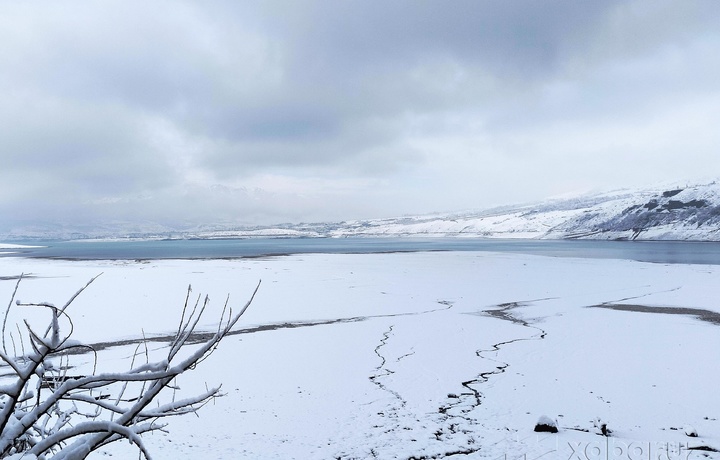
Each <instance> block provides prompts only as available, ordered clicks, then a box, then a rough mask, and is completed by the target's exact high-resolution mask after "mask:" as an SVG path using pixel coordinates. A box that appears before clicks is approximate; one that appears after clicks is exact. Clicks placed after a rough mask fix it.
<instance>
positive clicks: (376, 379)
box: [370, 325, 407, 415]
mask: <svg viewBox="0 0 720 460" xmlns="http://www.w3.org/2000/svg"><path fill="white" fill-rule="evenodd" d="M393 327H394V326H392V325H391V326H390V327H389V328H388V330H387V331H385V332H384V333H383V338H382V339H381V340H380V344H379V345H378V346H377V347H375V354H376V355H377V356H378V358H380V360H381V361H382V362H381V363H380V365H379V366H378V367H377V368H375V374H374V375H371V376H370V381H371V382H372V383H374V384H375V385H377V387H378V388H380V389H381V390H383V391H386V392H388V393H390V394H391V395H393V397H394V398H395V399H396V400H397V401H398V402H399V403H400V407H405V406H406V405H407V401H405V400H404V399H403V397H402V396H401V395H400V393H398V392H397V391H395V390H392V389H390V388H388V387H387V386H386V385H384V384H383V383H382V381H381V380H380V379H381V378H383V377H387V376H389V375H392V374H394V373H395V371H393V370H392V369H389V368H388V367H387V366H386V364H387V358H385V356H383V354H382V353H380V350H381V349H382V348H383V347H385V346H386V345H387V341H388V339H390V335H391V334H392V331H393ZM391 410H395V409H392V408H391ZM378 415H381V414H380V413H378Z"/></svg>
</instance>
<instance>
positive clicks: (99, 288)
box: [0, 252, 720, 460]
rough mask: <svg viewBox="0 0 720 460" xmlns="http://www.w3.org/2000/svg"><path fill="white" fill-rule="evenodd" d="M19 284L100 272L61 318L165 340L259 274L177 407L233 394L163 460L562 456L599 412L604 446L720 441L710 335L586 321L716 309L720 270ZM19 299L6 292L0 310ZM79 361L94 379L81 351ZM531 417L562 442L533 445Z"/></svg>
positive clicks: (374, 271)
mask: <svg viewBox="0 0 720 460" xmlns="http://www.w3.org/2000/svg"><path fill="white" fill-rule="evenodd" d="M21 272H24V273H28V274H31V275H33V276H34V277H33V278H28V279H26V280H24V281H23V282H22V283H21V285H20V288H19V291H18V298H20V299H21V300H23V301H33V302H35V301H49V302H52V303H54V304H55V305H62V304H63V303H64V302H65V301H66V300H67V298H69V297H70V296H71V295H72V294H73V293H74V292H75V291H77V289H78V288H80V287H81V286H82V285H84V284H85V283H86V282H87V280H88V279H89V278H90V277H92V276H95V275H97V274H98V273H100V272H103V275H102V276H100V277H99V278H98V279H97V280H96V281H95V282H94V283H93V284H92V285H91V286H90V287H89V288H88V290H87V291H86V292H84V293H83V294H82V295H81V296H80V297H78V299H77V300H76V302H75V303H74V304H73V305H72V306H71V307H70V310H69V313H70V314H71V315H72V319H73V323H74V327H75V335H74V337H75V338H76V339H79V340H83V341H86V342H89V343H96V342H105V341H113V340H119V339H125V338H138V337H140V336H142V332H143V331H144V332H145V334H146V336H148V337H150V336H153V335H156V334H164V333H172V332H173V331H174V330H175V328H176V327H177V324H178V321H179V315H180V311H181V307H182V304H183V302H184V300H185V295H186V292H187V286H188V284H192V285H193V294H192V295H193V296H196V295H198V294H199V293H203V294H204V293H208V294H209V295H210V297H211V311H208V312H207V313H206V316H205V320H204V323H203V324H204V325H205V327H206V328H207V329H208V330H211V329H212V327H213V321H217V318H218V317H219V315H220V311H221V309H222V305H223V303H224V301H225V298H226V295H227V294H228V293H229V294H230V304H231V305H235V306H238V307H239V306H240V305H242V304H243V303H244V302H245V301H246V300H247V298H248V296H249V294H250V293H251V291H252V289H253V288H254V286H255V284H256V283H257V282H258V280H259V279H262V285H261V288H260V292H259V293H258V297H257V298H256V301H255V303H254V304H253V305H252V306H251V308H250V310H248V312H247V314H246V316H245V317H244V318H243V319H242V320H241V322H240V324H239V326H238V329H239V330H240V332H242V331H243V330H245V333H239V334H237V335H233V336H230V337H227V338H226V340H225V341H224V342H223V343H222V344H221V346H220V348H219V349H218V350H217V352H216V353H215V354H214V355H212V356H211V357H210V358H209V359H208V360H206V361H204V362H203V363H202V364H201V365H200V366H199V368H198V369H197V370H195V371H193V372H191V373H188V374H187V375H184V376H182V378H181V379H180V381H179V385H180V387H181V392H180V393H181V394H180V397H182V395H185V396H190V395H192V394H195V393H199V392H202V391H204V390H205V388H206V384H207V385H208V386H215V385H218V384H222V385H223V390H224V392H225V393H226V396H225V397H223V398H221V399H219V400H217V401H216V402H215V403H214V404H209V405H207V406H206V407H204V408H203V409H202V410H201V411H200V413H199V418H198V417H193V416H185V417H179V418H175V419H172V420H169V426H168V430H169V433H168V434H164V433H162V434H155V435H152V436H149V437H147V443H148V445H149V446H150V449H151V452H152V453H153V454H154V457H153V458H156V459H174V458H198V457H204V458H217V459H221V458H227V459H240V458H247V459H265V458H267V459H273V458H277V459H280V458H282V459H287V458H297V459H313V458H317V459H326V458H345V459H349V458H373V457H377V458H384V459H391V458H412V457H415V458H445V457H450V458H453V455H452V454H456V455H457V456H460V454H463V455H465V457H466V458H493V459H497V458H505V457H504V456H507V458H521V457H522V456H524V455H527V458H537V457H540V456H543V457H542V458H562V459H567V458H571V457H572V455H573V452H575V450H574V449H573V447H575V448H576V449H577V446H578V445H579V443H580V444H582V443H584V444H582V445H583V446H587V445H591V444H592V443H597V442H598V441H605V440H606V439H605V438H604V437H602V436H599V435H598V434H597V433H599V429H598V428H597V427H596V426H594V425H595V423H594V420H595V419H597V418H600V419H601V420H603V421H605V422H607V424H608V425H607V426H608V428H610V429H611V430H612V436H613V437H612V438H608V439H611V440H613V442H615V441H617V442H626V443H628V445H630V444H632V443H636V445H639V444H638V443H650V442H652V443H662V442H673V443H681V442H682V443H687V442H690V445H708V446H712V447H714V448H720V437H718V434H719V433H720V424H719V422H718V420H717V419H718V417H720V396H719V395H718V394H717V391H716V387H717V385H716V382H717V380H718V371H717V366H716V363H717V362H719V361H720V360H719V358H720V329H718V326H717V325H714V324H710V323H708V322H703V321H700V320H698V319H696V318H694V317H692V316H688V315H670V314H653V313H639V312H625V311H614V310H609V309H605V308H592V306H594V305H600V304H603V303H611V304H612V303H619V304H626V305H634V304H637V305H648V306H662V307H673V306H677V307H691V308H701V309H708V310H712V311H719V312H720V283H718V282H717V281H718V276H719V275H720V273H719V269H718V268H717V267H715V266H693V265H661V264H644V263H638V262H631V261H619V260H601V259H594V260H590V259H570V258H549V257H538V256H528V255H520V254H499V253H472V252H461V253H453V252H445V253H411V254H374V255H323V254H317V255H297V256H289V257H278V258H267V259H238V260H193V261H183V260H180V261H176V260H172V261H146V262H113V261H100V262H98V261H89V262H77V261H75V262H69V261H52V260H30V259H0V275H2V276H12V275H17V274H19V273H21ZM14 287H15V281H13V280H6V281H2V282H0V299H8V300H9V298H10V295H11V294H12V290H13V289H14ZM588 307H590V308H588ZM487 310H494V311H495V313H494V314H493V316H490V315H488V313H486V311H487ZM500 313H502V314H500ZM43 315H45V316H43ZM23 317H30V319H31V320H33V321H44V318H45V317H46V313H44V312H39V311H31V310H28V309H23V310H22V311H20V310H19V309H18V308H16V307H14V306H13V307H12V308H11V310H10V317H9V321H10V322H11V323H12V324H14V322H17V321H18V320H20V319H21V318H23ZM160 347H162V344H159V343H151V344H150V345H149V348H150V349H151V351H152V350H154V349H157V348H160ZM133 350H134V346H122V347H114V348H108V349H105V350H103V351H101V352H100V353H99V355H100V359H101V363H102V366H107V367H108V368H113V367H114V368H115V369H118V368H119V369H125V368H127V367H128V366H129V356H131V355H132V352H133ZM72 359H74V360H76V361H74V362H75V363H76V364H78V365H79V366H80V367H78V370H81V369H86V368H87V367H83V366H86V364H85V365H83V363H87V362H88V360H87V356H83V357H76V358H72ZM115 366H117V367H115ZM166 397H170V396H169V395H166ZM543 415H545V416H548V417H550V418H551V419H553V420H555V421H557V423H558V426H559V428H560V432H559V433H558V434H557V435H552V434H547V433H534V432H533V428H534V426H535V423H536V422H537V420H538V418H539V417H540V416H543ZM685 425H691V426H692V427H694V428H695V429H697V431H698V434H699V437H698V438H689V437H687V436H686V435H685V434H684V427H685ZM582 430H586V431H582ZM571 443H574V444H573V445H572V446H573V447H571V446H570V444H571ZM654 445H655V444H653V446H654ZM686 452H687V453H688V454H690V455H691V456H700V455H702V454H705V455H710V456H717V454H716V453H712V452H699V451H686ZM110 455H112V456H116V457H119V458H127V457H128V456H130V455H133V456H134V455H136V451H135V450H134V448H133V447H132V446H130V445H128V444H126V443H118V444H116V445H113V446H110V447H108V448H106V449H105V450H104V451H103V452H101V453H99V454H97V455H96V458H101V457H104V456H110ZM573 458H575V457H573ZM580 458H581V459H582V460H590V459H589V458H587V459H586V458H583V457H580ZM623 458H624V457H623ZM627 460H630V459H629V458H628V459H627ZM632 460H634V459H632Z"/></svg>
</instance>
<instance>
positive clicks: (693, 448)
mask: <svg viewBox="0 0 720 460" xmlns="http://www.w3.org/2000/svg"><path fill="white" fill-rule="evenodd" d="M687 449H688V450H702V451H705V452H720V450H717V449H716V448H714V447H710V446H688V447H687Z"/></svg>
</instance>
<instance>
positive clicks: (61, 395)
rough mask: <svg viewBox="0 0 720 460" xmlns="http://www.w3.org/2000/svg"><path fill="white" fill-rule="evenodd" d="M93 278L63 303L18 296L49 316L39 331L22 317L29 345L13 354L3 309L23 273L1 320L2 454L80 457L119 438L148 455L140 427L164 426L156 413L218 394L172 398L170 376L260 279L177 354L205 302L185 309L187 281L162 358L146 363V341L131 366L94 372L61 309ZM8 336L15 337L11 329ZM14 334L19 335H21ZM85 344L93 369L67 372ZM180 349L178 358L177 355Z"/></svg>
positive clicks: (202, 347)
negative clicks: (167, 397)
mask: <svg viewBox="0 0 720 460" xmlns="http://www.w3.org/2000/svg"><path fill="white" fill-rule="evenodd" d="M98 276H99V275H98ZM95 279H97V276H96V277H94V278H92V279H91V280H90V281H89V282H88V283H87V284H86V285H85V286H83V287H82V288H81V289H80V290H78V291H77V292H76V293H75V294H74V295H73V296H72V297H71V298H70V300H69V301H67V302H66V303H65V304H64V305H63V306H62V307H61V308H57V307H55V306H54V305H53V304H50V303H48V302H40V303H22V302H19V301H16V302H15V303H16V304H17V305H18V306H19V307H25V308H29V307H40V308H45V309H47V310H49V311H50V313H51V315H52V316H51V318H50V321H49V324H48V326H47V329H46V330H45V333H44V334H40V333H38V332H37V331H36V330H34V329H33V328H32V327H31V326H30V324H29V323H28V322H27V321H24V323H25V326H26V330H25V335H26V336H27V341H28V342H29V343H30V345H31V351H30V352H29V353H25V352H24V351H23V352H22V353H20V354H18V353H17V352H16V353H15V354H14V355H13V354H11V353H10V352H9V351H8V350H7V348H6V340H5V338H6V323H7V318H8V311H9V310H10V307H11V305H12V304H13V300H14V299H15V295H16V293H17V290H18V286H19V284H20V280H22V276H21V277H20V278H19V279H18V284H17V285H16V286H15V291H14V292H13V294H12V298H11V300H10V304H9V305H8V308H7V310H6V312H5V316H4V320H3V325H2V350H0V368H1V367H3V366H7V367H9V368H10V370H11V372H10V373H8V375H9V377H5V379H4V381H3V382H2V383H3V384H2V385H0V458H5V457H7V456H14V455H16V454H17V455H21V456H23V458H26V457H25V456H27V458H39V459H50V458H52V459H57V460H60V459H83V458H85V457H86V456H87V455H89V454H90V453H91V452H93V451H95V450H97V449H98V448H100V447H102V446H104V445H107V444H109V443H112V442H115V441H118V440H121V439H125V440H129V441H130V443H131V444H134V445H135V446H137V448H138V449H139V451H140V453H141V454H142V456H144V457H145V458H147V459H149V458H150V453H149V452H148V450H147V448H146V447H145V445H144V444H143V442H142V439H141V438H140V436H139V435H140V434H142V433H147V432H152V431H157V430H163V429H164V427H165V425H163V424H159V423H157V420H158V419H160V418H164V417H169V416H175V415H182V414H188V413H196V412H197V411H198V410H199V409H200V408H201V407H202V406H203V405H205V404H207V403H208V402H209V401H211V400H213V399H215V398H217V397H219V396H222V395H221V394H220V387H219V386H218V387H215V388H211V389H208V390H207V391H205V392H204V393H202V394H199V395H195V396H191V397H186V398H183V399H178V400H176V399H175V397H174V390H175V386H174V383H173V382H174V381H175V380H176V379H177V377H178V376H180V375H181V374H183V373H184V372H186V371H188V370H192V369H194V368H195V367H196V366H197V364H198V363H200V362H202V361H203V360H204V359H206V358H207V357H208V356H209V355H211V354H212V353H213V351H215V349H216V348H217V346H218V345H219V343H220V341H222V339H224V338H225V337H226V336H227V335H228V333H229V332H230V331H231V329H232V328H233V327H234V326H235V324H236V323H237V322H238V320H239V319H240V317H241V316H242V315H243V314H244V313H245V311H246V310H247V309H248V307H249V306H250V304H251V303H252V302H253V300H254V298H255V295H256V294H257V291H258V289H259V288H260V283H258V285H257V287H256V288H255V290H254V291H253V293H252V295H251V296H250V299H249V300H248V301H247V302H246V303H245V305H243V307H242V308H241V309H240V310H239V311H238V312H237V313H233V311H232V308H230V307H228V303H229V298H228V299H227V300H226V301H225V305H224V307H223V310H222V313H221V315H220V318H219V319H218V326H217V329H216V330H215V332H214V333H213V335H212V336H211V337H210V338H209V339H207V340H206V341H205V342H203V343H201V344H199V345H198V346H195V345H196V344H193V345H194V346H193V347H192V349H191V350H188V351H187V352H183V353H182V354H181V353H180V351H181V350H185V348H186V345H190V343H188V341H189V339H190V338H191V337H192V336H193V334H194V333H195V330H196V328H197V326H198V324H199V322H200V319H201V318H202V316H203V314H204V313H205V312H206V310H207V308H208V305H209V303H210V300H209V297H207V296H206V297H205V298H204V299H203V297H202V296H198V297H197V300H196V301H195V302H194V304H193V305H192V308H190V305H191V302H190V295H191V292H192V289H191V288H190V287H188V292H187V297H186V299H185V304H184V306H183V308H182V312H181V318H180V324H179V326H178V329H177V332H176V334H175V336H174V337H173V338H172V339H171V341H170V343H169V346H168V348H167V353H166V354H165V355H164V357H163V358H162V359H160V360H158V361H152V362H151V361H150V359H149V356H148V349H147V344H146V343H145V344H143V346H144V356H145V362H144V363H140V364H137V365H136V364H135V359H136V357H137V356H138V355H139V354H140V353H142V351H141V349H140V348H141V347H140V346H138V347H137V348H136V349H135V352H134V354H133V357H132V362H131V364H130V369H129V370H125V371H118V372H103V373H97V372H96V371H95V369H96V361H97V359H98V358H97V352H95V350H93V349H92V347H89V346H88V345H84V344H82V343H80V342H77V341H75V340H72V339H70V336H71V335H72V332H73V323H72V320H71V318H70V316H69V315H68V314H67V312H66V310H67V308H68V307H69V306H70V304H72V302H73V301H74V300H75V299H76V298H77V296H78V295H80V294H81V293H82V292H83V291H84V290H85V289H87V288H88V286H90V284H91V283H92V282H93V281H94V280H95ZM60 318H65V320H63V323H65V321H67V325H68V326H69V332H67V333H64V331H63V327H62V326H61V324H60ZM18 332H20V329H18ZM10 338H11V339H12V341H13V344H14V343H15V340H14V338H13V337H12V334H11V335H10ZM20 339H21V341H22V335H21V336H20ZM22 343H24V341H22V342H21V344H22ZM14 348H15V346H14V345H13V349H14ZM23 350H24V346H23ZM83 350H84V351H85V352H86V353H93V354H94V364H93V369H92V373H91V374H89V375H69V374H68V373H67V370H68V369H69V368H70V366H69V362H68V361H69V358H70V354H71V353H72V354H77V353H78V351H83ZM181 355H182V356H184V357H182V358H181V357H180V356H181ZM63 363H64V364H63ZM58 364H59V365H58ZM8 380H10V382H9V383H8V382H7V381H8ZM166 389H167V390H168V392H170V391H171V390H172V400H171V401H170V402H166V403H164V404H156V405H154V407H152V408H151V407H149V405H150V403H151V402H153V401H156V400H157V398H158V396H159V395H160V393H161V392H163V390H166ZM163 394H165V393H163Z"/></svg>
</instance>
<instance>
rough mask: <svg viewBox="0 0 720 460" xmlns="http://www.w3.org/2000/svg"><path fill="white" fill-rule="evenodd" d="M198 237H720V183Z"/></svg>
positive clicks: (225, 232) (712, 239) (711, 238)
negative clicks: (465, 210)
mask: <svg viewBox="0 0 720 460" xmlns="http://www.w3.org/2000/svg"><path fill="white" fill-rule="evenodd" d="M193 236H194V237H198V238H228V237H252V236H275V237H277V236H287V237H350V236H369V237H378V236H393V237H404V236H421V237H427V236H443V237H445V236H458V237H486V238H542V239H576V238H587V239H612V240H616V239H633V240H634V239H637V240H695V241H720V184H718V183H716V182H712V183H709V184H702V185H684V186H682V187H680V186H672V187H658V188H656V189H653V190H640V191H637V190H634V191H631V190H620V191H615V192H609V193H601V194H593V195H584V196H580V197H575V198H565V199H556V200H549V201H545V202H541V203H535V204H526V205H518V206H506V207H502V208H494V209H489V210H485V211H475V212H464V213H448V214H433V215H425V216H416V217H401V218H390V219H374V220H357V221H348V222H340V223H323V224H302V225H285V226H281V227H272V228H256V229H252V230H225V231H205V232H198V233H194V234H193Z"/></svg>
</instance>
